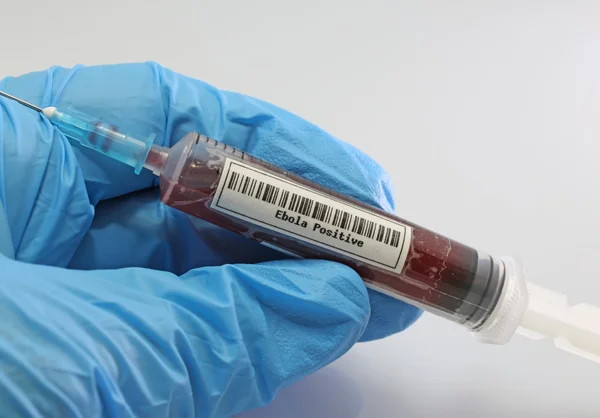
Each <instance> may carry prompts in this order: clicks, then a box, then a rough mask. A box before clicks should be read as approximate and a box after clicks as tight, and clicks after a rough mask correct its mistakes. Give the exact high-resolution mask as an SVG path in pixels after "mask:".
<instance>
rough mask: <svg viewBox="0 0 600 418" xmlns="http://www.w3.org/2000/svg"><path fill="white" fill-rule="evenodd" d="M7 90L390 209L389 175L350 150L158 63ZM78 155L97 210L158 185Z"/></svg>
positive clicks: (33, 80)
mask: <svg viewBox="0 0 600 418" xmlns="http://www.w3.org/2000/svg"><path fill="white" fill-rule="evenodd" d="M4 85H5V89H6V90H7V91H8V92H9V93H12V94H15V95H17V96H19V97H22V98H24V99H25V100H28V101H31V102H32V103H34V104H39V105H40V106H41V107H47V106H55V107H57V108H59V109H61V108H62V109H64V108H68V107H73V108H75V109H77V110H79V111H82V112H85V113H87V114H89V115H92V116H94V117H97V118H98V119H101V120H104V121H106V122H110V123H112V124H115V125H116V126H118V127H119V130H120V131H122V132H128V133H129V132H131V133H134V134H136V133H142V134H143V133H155V134H156V143H157V144H158V145H165V146H170V145H172V144H173V143H174V142H176V141H178V140H179V139H181V138H182V137H183V136H185V134H187V133H188V132H190V131H197V132H199V133H201V134H204V135H206V136H208V137H211V138H213V139H215V140H218V141H222V142H224V143H226V144H228V145H231V146H234V147H237V148H240V149H242V150H244V151H246V152H248V153H250V154H253V155H255V156H257V157H259V158H262V159H264V160H267V161H269V162H271V163H274V164H276V165H278V166H280V167H282V168H284V169H286V170H289V171H291V172H294V173H296V174H299V175H301V176H304V177H306V178H307V179H309V180H312V181H315V182H317V183H320V184H322V185H324V186H327V187H330V188H334V189H336V190H339V191H341V192H342V193H346V194H348V195H350V196H353V197H355V198H357V199H360V200H362V201H365V202H366V203H370V204H372V205H374V206H377V207H380V208H382V209H384V210H388V211H391V210H392V209H393V198H392V192H391V185H390V182H389V179H388V177H387V175H386V173H385V172H384V171H383V169H382V168H381V167H380V166H379V165H378V164H376V163H375V162H374V161H373V160H372V159H370V158H369V157H368V156H366V155H364V154H363V153H361V152H359V151H357V150H356V149H355V148H353V147H352V146H350V145H348V144H346V143H344V142H342V141H339V140H337V139H336V138H334V137H332V136H331V135H329V134H327V133H326V132H325V131H323V130H321V129H320V128H318V127H316V126H314V125H312V124H310V123H308V122H307V121H305V120H303V119H301V118H299V117H297V116H295V115H293V114H291V113H289V112H286V111H285V110H283V109H280V108H278V107H276V106H274V105H271V104H269V103H265V102H263V101H260V100H257V99H254V98H251V97H248V96H245V95H242V94H237V93H232V92H225V91H222V90H220V89H218V88H216V87H213V86H211V85H209V84H207V83H204V82H202V81H199V80H195V79H192V78H190V77H186V76H183V75H180V74H177V73H175V72H173V71H171V70H168V69H166V68H164V67H162V66H160V65H158V64H156V63H142V64H117V65H105V66H94V67H83V66H79V67H75V68H73V69H66V68H61V67H53V68H50V69H48V70H47V71H44V72H38V73H32V74H28V75H25V76H21V77H17V78H12V79H8V80H5V83H4ZM75 153H76V155H77V158H78V161H79V164H80V166H81V170H82V173H83V176H84V178H85V181H86V186H87V190H88V194H89V196H90V201H91V202H92V203H94V204H95V203H97V202H98V201H100V200H103V199H109V198H113V197H116V196H120V195H123V194H127V193H131V192H134V191H139V190H142V189H146V188H148V187H152V186H155V185H157V182H158V180H157V178H155V176H154V175H153V174H151V173H150V172H147V171H144V172H142V174H140V175H139V176H138V175H135V174H134V173H133V171H132V170H131V168H130V167H128V166H125V165H123V164H121V163H118V162H116V161H112V160H110V159H109V158H107V157H105V156H102V155H100V154H98V153H95V152H93V151H89V150H82V149H79V148H77V149H76V150H75Z"/></svg>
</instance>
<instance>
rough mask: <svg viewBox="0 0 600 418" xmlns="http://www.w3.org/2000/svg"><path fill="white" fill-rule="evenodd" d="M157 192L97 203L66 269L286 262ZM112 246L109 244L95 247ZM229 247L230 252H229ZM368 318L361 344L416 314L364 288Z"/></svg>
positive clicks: (396, 328)
mask: <svg viewBox="0 0 600 418" xmlns="http://www.w3.org/2000/svg"><path fill="white" fill-rule="evenodd" d="M157 193H158V192H157V191H156V190H148V191H144V192H139V193H135V194H131V195H128V196H124V197H122V198H117V199H113V200H110V201H106V202H102V203H101V204H99V205H98V208H97V211H96V216H95V217H94V222H93V223H92V226H91V227H90V230H89V231H88V233H87V234H86V236H85V237H84V239H83V240H82V242H81V245H80V246H79V248H78V250H77V252H76V253H75V255H74V256H73V259H72V261H71V263H70V265H69V267H70V268H74V269H83V270H96V269H118V268H125V267H146V268H151V269H154V270H164V271H169V272H173V273H175V274H178V275H180V274H183V273H185V272H188V271H190V270H192V269H195V268H199V267H207V266H220V265H224V264H237V263H260V262H264V261H270V260H278V259H282V258H286V256H285V255H283V254H282V253H280V252H278V251H275V250H272V249H270V248H267V247H265V246H263V245H260V244H258V243H256V242H255V241H252V240H249V239H247V238H246V237H244V236H242V235H239V234H235V233H232V232H228V231H225V230H223V229H222V228H220V227H217V226H215V225H212V224H210V223H208V222H196V223H195V225H192V223H191V221H190V219H189V217H188V216H186V215H184V214H183V213H181V212H179V211H176V210H174V209H172V208H170V207H168V206H165V205H163V204H162V203H161V202H160V201H159V200H158V198H157ZM98 242H100V243H102V242H111V245H97V243H98ZM232 248H235V250H234V251H232ZM369 299H370V301H371V316H370V320H369V324H368V326H367V329H366V330H365V333H364V334H363V335H362V336H361V341H370V340H375V339H380V338H384V337H386V336H388V335H392V334H394V333H397V332H400V331H402V330H404V329H406V328H408V327H409V326H410V325H412V324H413V323H414V322H415V321H416V320H417V319H418V318H419V317H420V315H421V312H422V311H421V310H420V309H418V308H416V307H414V306H411V305H408V304H406V303H404V302H401V301H398V300H396V299H393V298H391V297H389V296H387V295H383V294H381V293H379V292H376V291H373V290H371V289H369Z"/></svg>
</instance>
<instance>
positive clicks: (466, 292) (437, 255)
mask: <svg viewBox="0 0 600 418" xmlns="http://www.w3.org/2000/svg"><path fill="white" fill-rule="evenodd" d="M151 157H152V155H151V156H150V158H151ZM160 187H161V196H162V201H163V202H164V203H165V204H167V205H169V206H172V207H173V208H175V209H178V210H180V211H183V212H185V213H187V214H189V215H192V217H193V218H192V219H201V220H204V221H208V222H210V223H213V224H216V225H219V226H222V227H224V228H226V229H229V230H231V231H234V232H238V233H240V234H243V235H245V236H247V237H249V238H251V239H254V240H257V241H259V242H261V243H263V244H265V245H267V246H270V247H274V248H277V249H279V250H281V251H283V252H286V253H289V254H293V255H294V256H298V257H303V258H320V259H328V260H332V261H337V262H340V263H343V264H346V265H348V266H350V267H352V268H353V269H354V270H355V271H357V272H358V273H359V274H360V275H361V277H362V278H363V279H364V281H365V282H366V284H367V285H368V286H369V287H371V288H373V289H375V290H378V291H380V292H382V293H385V294H388V295H390V296H392V297H395V298H397V299H400V300H403V301H406V302H408V303H411V304H413V305H416V306H419V307H421V308H423V309H425V310H427V311H429V312H432V313H434V314H436V315H439V316H442V317H445V318H447V319H450V320H452V321H454V322H456V323H459V324H462V325H464V326H466V327H467V328H469V329H471V330H477V329H478V328H479V327H480V326H482V324H484V323H485V322H486V320H487V319H488V317H489V316H490V313H491V312H492V310H493V309H494V307H495V306H496V303H497V301H498V299H499V298H500V295H501V292H502V288H503V285H504V264H503V263H502V261H500V260H498V259H496V258H494V257H492V256H489V255H487V254H484V253H482V252H480V251H477V250H476V249H474V248H471V247H469V246H467V245H464V244H461V243H459V242H456V241H454V240H452V239H449V238H447V237H444V236H442V235H440V234H437V233H435V232H432V231H430V230H428V229H425V228H422V227H420V226H418V225H416V224H414V223H411V222H409V221H406V220H404V219H401V218H399V217H396V216H394V215H391V214H389V213H387V212H384V211H382V210H380V209H378V208H375V207H372V206H369V205H366V204H364V203H362V202H360V201H358V200H356V199H353V198H350V197H348V196H345V195H342V194H340V193H337V192H335V191H332V190H329V189H327V188H325V187H322V186H321V185H318V184H315V183H312V182H309V181H307V180H306V179H304V178H301V177H299V176H296V175H294V174H291V173H288V172H286V171H285V170H283V169H281V168H279V167H275V166H273V165H271V164H269V163H267V162H264V161H262V160H259V159H257V158H254V157H252V156H250V155H248V154H246V153H244V152H242V151H240V150H237V149H234V148H231V147H229V146H226V145H225V144H223V143H219V142H216V141H214V140H211V139H209V138H207V137H205V136H202V135H199V134H197V133H190V134H188V135H187V136H186V137H185V138H183V139H182V140H181V141H179V142H177V143H176V145H175V146H174V147H173V148H171V149H170V150H169V152H168V157H167V159H166V161H164V167H163V169H162V172H161V175H160ZM198 222H200V223H201V222H202V221H198Z"/></svg>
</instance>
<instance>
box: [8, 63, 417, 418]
mask: <svg viewBox="0 0 600 418" xmlns="http://www.w3.org/2000/svg"><path fill="white" fill-rule="evenodd" d="M0 90H4V91H7V92H9V93H12V94H14V95H16V96H19V97H22V98H24V99H26V100H28V101H30V102H32V103H35V104H39V105H41V106H43V107H45V106H51V105H53V106H57V107H59V108H66V107H68V106H73V107H74V108H76V109H79V110H81V111H84V112H86V113H89V114H91V115H96V116H98V117H100V118H103V119H105V120H109V121H113V122H117V123H119V124H120V126H121V127H122V128H123V130H126V131H132V132H150V131H154V132H157V133H158V139H157V142H158V143H159V144H160V143H162V144H164V145H171V144H172V143H173V142H174V141H177V140H178V139H180V138H181V137H183V136H184V134H186V133H187V132H189V131H192V130H195V131H198V132H201V133H203V134H206V135H208V136H210V137H212V138H214V139H217V140H220V141H223V142H225V143H227V144H230V145H232V146H235V147H238V148H241V149H243V150H246V151H248V152H250V153H252V154H255V155H256V156H258V157H260V158H263V159H265V160H267V161H274V162H276V163H277V164H279V165H281V166H283V167H284V168H286V169H288V170H290V171H292V172H295V173H298V174H300V175H303V176H305V177H307V178H309V179H310V180H313V181H316V182H318V183H322V184H324V185H326V186H329V187H332V188H335V189H337V190H340V191H342V192H345V193H348V194H350V195H351V196H354V197H356V198H359V199H361V200H363V201H365V202H368V203H370V204H374V205H376V206H378V207H380V208H383V209H384V210H388V211H391V210H392V209H393V202H392V194H391V187H390V183H389V181H388V177H387V176H386V174H385V173H384V172H383V171H382V169H381V168H380V167H379V166H378V165H377V164H376V163H375V162H373V161H372V160H371V159H369V158H368V157H366V156H365V155H363V154H361V153H360V152H358V151H357V150H356V149H354V148H352V147H350V146H349V145H347V144H344V143H342V142H340V141H338V140H336V139H334V138H332V137H331V136H329V135H328V134H326V133H325V132H323V131H322V130H320V129H318V128H317V127H315V126H313V125H311V124H309V123H307V122H305V121H303V120H301V119H300V118H298V117H296V116H293V115H291V114H289V113H287V112H285V111H283V110H281V109H279V108H277V107H275V106H272V105H270V104H267V103H264V102H261V101H259V100H255V99H252V98H249V97H246V96H243V95H240V94H235V93H229V92H224V91H220V90H218V89H216V88H214V87H211V86H209V85H207V84H205V83H202V82H200V81H196V80H192V79H190V78H186V77H183V76H181V75H178V74H175V73H173V72H171V71H168V70H166V69H164V68H162V67H160V66H158V65H156V64H151V63H150V64H135V65H115V66H99V67H88V68H85V67H77V68H75V69H73V70H68V69H63V68H52V69H50V70H48V71H45V72H40V73H34V74H29V75H25V76H22V77H18V78H9V79H5V80H3V81H2V82H1V83H0ZM155 186H157V179H156V178H155V177H154V176H153V175H152V174H151V173H149V172H144V173H142V174H141V175H139V176H136V175H135V174H134V173H133V171H132V169H131V168H130V167H127V166H125V165H122V164H120V163H118V162H114V161H112V160H110V159H108V158H106V157H104V156H102V155H100V154H97V153H95V152H93V151H89V152H88V151H86V150H82V149H80V148H74V147H72V146H71V145H70V144H69V143H68V142H67V140H66V139H65V137H64V136H63V135H62V134H61V133H59V132H58V131H57V130H56V129H55V128H54V127H53V126H52V125H51V124H50V123H49V122H48V121H47V120H46V119H44V118H43V117H41V116H40V115H39V114H37V113H36V112H34V111H32V110H30V109H27V108H25V107H22V106H20V105H18V104H16V103H13V102H10V101H8V100H4V99H2V100H0V202H1V206H3V209H0V242H2V240H3V237H4V239H5V244H6V245H5V247H4V253H5V255H0V318H2V325H1V326H0V411H2V414H3V415H5V416H11V417H15V416H28V417H45V418H47V417H86V418H89V417H99V416H118V417H134V416H135V417H167V416H173V417H188V416H197V417H227V416H230V415H232V414H235V413H238V412H240V411H244V410H247V409H250V408H254V407H258V406H261V405H264V404H265V403H268V402H269V401H270V400H271V399H272V398H273V396H274V395H275V394H276V393H277V392H278V391H279V390H280V389H281V388H282V387H284V386H286V385H289V384H291V383H293V382H295V381H297V380H299V379H300V378H302V377H304V376H306V375H307V374H309V373H312V372H314V371H316V370H318V369H319V368H321V367H324V366H325V365H327V364H329V363H330V362H332V361H334V360H335V359H337V358H338V357H339V356H341V355H342V354H343V353H345V352H346V351H347V350H348V349H349V348H350V347H352V345H353V344H354V343H356V342H357V341H359V340H362V341H367V340H371V339H375V338H381V337H384V336H387V335H389V334H392V333H395V332H398V331H401V330H403V329H405V328H406V327H407V326H409V325H410V324H412V323H413V322H414V321H415V320H416V319H417V317H418V316H419V314H420V311H419V310H418V309H416V308H414V307H411V306H408V305H405V304H403V303H401V302H398V301H395V300H392V299H391V298H389V297H387V296H383V295H381V294H377V293H370V292H367V290H366V288H365V286H364V284H363V282H362V280H361V279H360V277H359V276H358V275H357V274H356V273H355V272H354V271H352V270H351V269H349V268H347V267H345V266H342V265H339V264H336V263H333V262H325V261H316V260H289V259H287V260H286V259H285V257H284V256H282V255H281V254H279V253H277V252H275V251H273V250H270V249H267V248H265V247H263V246H260V245H258V244H256V243H254V242H252V241H250V240H247V239H246V238H244V237H241V236H238V235H235V234H233V233H230V232H228V231H225V230H223V229H220V228H218V227H216V226H212V225H210V224H206V223H201V224H200V227H199V230H196V229H194V228H193V227H192V226H191V222H190V220H189V218H188V217H187V216H186V215H184V214H182V213H180V212H178V211H175V210H173V209H171V208H168V207H166V206H164V205H162V204H161V203H160V202H159V200H158V195H157V188H156V187H155ZM3 224H4V225H3ZM9 247H10V248H9ZM1 248H2V245H1V244H0V249H1Z"/></svg>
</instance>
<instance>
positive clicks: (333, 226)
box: [211, 159, 412, 272]
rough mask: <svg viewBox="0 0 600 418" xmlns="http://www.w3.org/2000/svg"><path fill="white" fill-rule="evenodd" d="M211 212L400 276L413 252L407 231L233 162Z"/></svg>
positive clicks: (409, 234)
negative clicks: (410, 250)
mask: <svg viewBox="0 0 600 418" xmlns="http://www.w3.org/2000/svg"><path fill="white" fill-rule="evenodd" d="M211 208H212V209H214V210H217V211H219V212H222V213H226V214H228V215H231V216H233V217H235V218H238V219H244V220H246V221H248V222H250V223H253V224H255V225H261V226H263V227H265V228H267V229H270V230H274V231H278V232H280V233H284V234H285V235H288V236H292V237H295V238H297V239H299V240H302V241H306V242H308V243H311V244H313V245H316V246H320V247H324V248H327V249H329V250H331V251H334V252H336V253H339V254H343V255H345V256H347V257H350V258H353V259H356V260H359V261H362V262H364V263H368V264H373V265H377V266H378V267H380V268H384V269H386V270H391V271H396V272H399V271H400V270H402V267H403V266H404V263H405V261H406V256H407V254H408V250H409V247H410V239H411V233H412V230H411V228H410V227H409V226H407V225H404V224H401V223H399V222H395V221H392V220H390V219H387V218H385V217H383V216H381V215H378V214H376V213H373V212H371V211H368V210H366V209H363V208H360V207H359V206H356V205H352V204H349V203H347V202H344V201H342V200H340V199H337V198H335V197H332V196H328V195H327V194H325V193H323V192H320V191H316V190H314V189H311V188H308V187H306V186H304V185H301V184H299V183H295V182H292V181H290V180H286V179H283V178H280V177H276V176H274V175H272V174H270V173H268V172H266V171H263V170H261V169H258V168H255V167H254V166H250V165H247V164H244V163H241V162H239V161H236V160H231V159H227V160H226V161H225V167H224V170H223V174H222V175H221V178H220V180H219V186H218V188H217V192H216V194H215V198H214V199H213V200H212V202H211Z"/></svg>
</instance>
